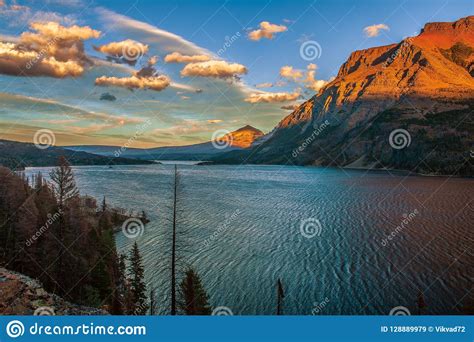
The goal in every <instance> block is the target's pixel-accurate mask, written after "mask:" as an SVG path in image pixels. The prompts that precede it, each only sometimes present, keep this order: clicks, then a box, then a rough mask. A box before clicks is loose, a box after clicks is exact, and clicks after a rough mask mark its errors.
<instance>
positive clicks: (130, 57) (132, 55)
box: [94, 39, 148, 64]
mask: <svg viewBox="0 0 474 342" xmlns="http://www.w3.org/2000/svg"><path fill="white" fill-rule="evenodd" d="M94 49H95V50H96V51H99V52H102V53H103V54H106V55H109V56H111V57H115V58H120V59H123V61H124V62H126V63H129V64H135V62H136V61H137V60H138V59H140V57H142V56H143V55H144V54H146V53H147V52H148V45H146V44H142V43H140V42H137V41H135V40H131V39H127V40H123V41H120V42H112V43H109V44H105V45H101V46H96V47H94Z"/></svg>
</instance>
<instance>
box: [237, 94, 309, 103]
mask: <svg viewBox="0 0 474 342" xmlns="http://www.w3.org/2000/svg"><path fill="white" fill-rule="evenodd" d="M299 96H300V94H299V92H294V93H254V94H251V95H250V96H249V97H247V98H246V99H245V102H249V103H258V102H265V103H274V102H287V101H294V100H296V99H297V98H298V97H299Z"/></svg>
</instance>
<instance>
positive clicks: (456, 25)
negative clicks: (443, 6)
mask: <svg viewBox="0 0 474 342" xmlns="http://www.w3.org/2000/svg"><path fill="white" fill-rule="evenodd" d="M473 30H474V15H471V16H468V17H465V18H461V19H459V20H456V21H454V22H434V23H426V24H425V26H424V27H423V29H422V30H421V34H423V33H429V32H450V31H458V32H460V31H473Z"/></svg>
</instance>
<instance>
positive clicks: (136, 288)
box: [129, 242, 148, 315]
mask: <svg viewBox="0 0 474 342" xmlns="http://www.w3.org/2000/svg"><path fill="white" fill-rule="evenodd" d="M129 261H130V265H129V280H130V292H131V295H132V300H133V302H132V305H133V308H134V310H133V314H135V315H145V314H146V312H147V311H148V303H147V297H146V285H145V282H144V269H143V262H142V257H141V255H140V251H139V249H138V244H137V242H135V243H134V244H133V247H132V250H131V252H130V260H129Z"/></svg>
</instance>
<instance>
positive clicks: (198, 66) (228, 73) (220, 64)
mask: <svg viewBox="0 0 474 342" xmlns="http://www.w3.org/2000/svg"><path fill="white" fill-rule="evenodd" d="M246 73H247V68H246V67H245V66H243V65H242V64H238V63H227V62H226V61H208V62H200V63H190V64H187V65H186V66H185V67H184V68H183V70H181V75H182V76H201V77H215V78H229V77H234V76H236V75H242V74H246Z"/></svg>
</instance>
